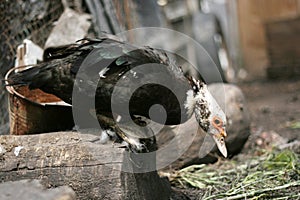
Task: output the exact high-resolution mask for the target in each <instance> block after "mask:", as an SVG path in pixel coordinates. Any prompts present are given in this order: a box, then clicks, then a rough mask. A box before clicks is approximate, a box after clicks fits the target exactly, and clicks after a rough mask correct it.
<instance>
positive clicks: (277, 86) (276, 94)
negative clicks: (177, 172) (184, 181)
mask: <svg viewBox="0 0 300 200" xmlns="http://www.w3.org/2000/svg"><path fill="white" fill-rule="evenodd" d="M238 86H239V87H240V88H241V89H242V91H243V92H244V95H245V97H246V101H247V106H248V108H249V112H250V116H251V135H250V137H249V140H248V141H247V143H246V144H245V146H244V149H243V151H242V155H243V156H244V155H247V156H251V155H252V154H253V149H254V148H257V147H258V148H264V147H265V146H267V144H263V143H265V142H268V140H269V141H270V140H273V141H271V142H274V140H277V138H271V137H273V136H274V135H280V136H281V137H282V138H281V139H286V143H287V142H292V141H294V140H300V128H299V127H298V128H292V125H293V124H294V123H297V124H298V123H300V79H299V80H294V81H256V82H247V83H239V84H238ZM261 138H263V139H262V140H261ZM260 142H261V143H260ZM243 156H242V157H243ZM247 156H245V157H243V159H246V157H247ZM236 157H238V156H236ZM239 157H241V156H239ZM233 159H236V158H235V157H234V158H233ZM225 162H226V161H225ZM179 190H180V191H181V192H183V193H184V194H185V195H186V196H188V197H189V198H190V199H193V200H194V199H197V200H198V199H199V197H201V196H202V195H201V193H203V192H204V191H203V190H197V189H195V188H186V189H179ZM200 199H201V198H200Z"/></svg>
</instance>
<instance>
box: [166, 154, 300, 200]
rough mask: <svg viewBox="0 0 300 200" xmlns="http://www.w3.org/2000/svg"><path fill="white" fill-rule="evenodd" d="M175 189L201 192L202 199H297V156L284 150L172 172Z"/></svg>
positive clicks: (299, 163) (299, 187)
mask: <svg viewBox="0 0 300 200" xmlns="http://www.w3.org/2000/svg"><path fill="white" fill-rule="evenodd" d="M171 182H172V184H173V185H176V186H177V187H194V188H199V189H201V190H202V191H203V195H202V196H201V197H200V198H201V199H205V200H208V199H214V200H215V199H227V200H230V199H278V200H279V199H300V193H299V191H300V161H299V155H297V154H295V153H294V152H292V151H289V150H284V151H277V150H273V151H271V152H265V153H263V154H262V155H261V156H253V157H251V158H244V159H241V160H239V161H221V162H219V163H217V164H213V165H204V164H202V165H192V166H189V167H186V168H184V169H181V170H180V171H177V172H175V173H174V174H173V175H172V177H171Z"/></svg>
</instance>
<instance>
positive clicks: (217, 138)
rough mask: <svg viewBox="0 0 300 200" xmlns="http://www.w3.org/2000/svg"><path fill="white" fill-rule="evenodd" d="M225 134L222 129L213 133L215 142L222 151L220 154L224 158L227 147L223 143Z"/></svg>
mask: <svg viewBox="0 0 300 200" xmlns="http://www.w3.org/2000/svg"><path fill="white" fill-rule="evenodd" d="M226 136H227V134H226V132H225V130H224V129H221V130H219V133H218V134H214V135H213V138H214V140H215V142H216V144H217V147H218V149H219V151H220V152H221V153H222V155H223V156H224V157H225V158H226V157H227V148H226V145H225V137H226Z"/></svg>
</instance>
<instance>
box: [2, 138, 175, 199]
mask: <svg viewBox="0 0 300 200" xmlns="http://www.w3.org/2000/svg"><path fill="white" fill-rule="evenodd" d="M98 137H99V136H96V135H92V134H80V133H76V132H56V133H49V134H39V135H24V136H13V135H4V136H0V145H1V146H0V180H1V182H6V181H17V180H22V179H38V180H40V181H41V183H42V185H43V186H45V187H46V188H53V187H58V186H62V185H67V186H70V187H71V188H72V189H73V190H74V191H75V192H76V196H77V198H78V199H146V200H148V199H149V200H150V199H169V196H170V192H171V189H170V186H169V183H168V182H167V181H165V180H163V179H161V178H160V177H159V176H158V174H157V172H156V171H152V172H147V173H130V172H123V171H122V168H124V166H123V165H124V163H125V164H126V165H127V167H128V166H129V167H132V168H134V167H135V166H134V164H132V159H133V158H132V155H131V154H128V151H126V150H125V149H122V148H117V147H116V144H112V143H108V144H105V145H103V144H99V142H95V140H97V139H98ZM128 155H129V156H128ZM129 157H130V158H129ZM154 163H155V160H154ZM131 165H132V166H131Z"/></svg>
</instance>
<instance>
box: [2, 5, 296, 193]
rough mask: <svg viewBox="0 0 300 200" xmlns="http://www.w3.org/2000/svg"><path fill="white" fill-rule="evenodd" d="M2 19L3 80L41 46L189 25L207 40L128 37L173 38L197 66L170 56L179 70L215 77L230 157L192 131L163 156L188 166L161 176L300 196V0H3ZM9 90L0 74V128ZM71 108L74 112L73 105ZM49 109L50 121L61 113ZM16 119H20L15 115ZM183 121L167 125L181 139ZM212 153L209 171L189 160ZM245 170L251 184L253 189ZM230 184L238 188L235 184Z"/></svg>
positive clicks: (159, 35) (163, 37)
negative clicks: (179, 151) (186, 143)
mask: <svg viewBox="0 0 300 200" xmlns="http://www.w3.org/2000/svg"><path fill="white" fill-rule="evenodd" d="M0 22H1V26H0V79H1V80H3V78H4V76H5V74H6V73H7V71H8V70H9V69H11V68H12V67H14V66H17V65H24V64H34V63H32V61H33V62H35V61H36V60H39V61H41V57H42V56H41V54H42V52H43V50H44V49H46V48H47V47H50V46H56V45H63V44H69V43H74V42H75V41H76V40H78V39H81V38H83V37H100V36H101V35H102V34H103V33H110V34H114V35H121V36H122V34H120V33H122V32H124V31H128V30H132V29H135V28H141V27H161V28H167V29H168V30H175V31H177V32H179V33H183V34H185V35H188V36H189V37H190V38H192V39H193V40H195V41H196V42H197V43H198V44H200V45H201V46H202V47H203V49H202V50H200V51H199V49H197V48H195V46H194V45H193V44H190V43H189V42H186V41H183V40H174V39H172V38H171V37H169V35H168V34H164V33H163V31H157V32H155V31H154V32H153V31H152V32H151V31H149V32H148V31H144V32H143V31H140V34H139V37H140V38H135V37H133V36H132V37H128V38H126V39H127V40H129V42H136V41H137V40H138V41H147V45H150V46H151V45H153V46H155V47H161V48H164V47H166V46H167V47H168V48H169V47H171V51H172V52H174V53H177V54H179V55H182V56H183V57H184V58H187V60H188V61H189V62H190V63H195V67H197V69H194V68H191V67H188V66H189V65H188V64H187V65H186V63H185V61H184V60H177V61H176V62H178V63H179V64H180V65H182V68H183V70H184V72H185V73H187V74H189V75H193V76H195V77H197V78H200V76H202V77H203V78H204V79H205V81H206V82H207V83H208V84H210V85H209V87H210V86H214V87H212V88H211V89H212V90H211V92H212V91H214V93H215V94H217V97H219V99H224V100H225V103H224V106H225V107H226V109H227V110H226V114H227V117H228V116H229V115H230V116H229V118H228V119H229V120H227V121H230V122H231V124H230V126H227V130H229V131H228V136H229V137H227V139H226V145H227V148H228V150H229V153H230V154H229V158H232V159H228V160H225V161H224V160H222V158H220V157H219V156H218V155H217V150H215V151H212V152H210V153H209V154H207V157H208V158H209V159H208V160H205V159H206V158H207V157H205V158H204V159H202V157H201V156H200V154H199V145H200V146H201V145H202V144H204V143H202V142H203V141H201V139H203V138H204V136H203V135H202V136H201V135H200V134H198V135H200V136H199V138H198V139H197V138H196V139H194V140H193V145H191V147H190V149H189V150H188V151H186V152H185V154H183V156H182V157H181V158H180V159H178V160H177V162H174V163H172V165H173V166H171V165H170V166H168V167H170V171H171V170H172V169H180V168H182V167H186V166H188V167H186V168H185V169H183V170H182V171H178V172H175V173H173V174H172V173H171V172H170V171H167V173H165V174H163V176H168V178H169V180H170V181H171V182H172V184H173V185H175V186H178V185H179V186H180V187H183V186H184V189H182V190H181V191H182V192H184V193H187V194H189V196H190V197H193V198H191V199H204V198H202V197H209V196H210V195H211V194H212V193H213V191H223V192H224V193H225V196H223V197H224V198H225V197H227V196H228V195H229V196H230V194H229V193H231V194H233V193H234V192H233V191H236V194H237V193H240V192H245V194H243V195H241V194H237V196H235V198H233V197H232V198H231V199H245V198H246V197H248V196H247V195H249V194H250V196H249V197H251V195H252V196H254V198H255V195H256V194H257V196H256V198H255V199H261V198H265V199H271V198H272V199H273V197H274V199H275V196H276V195H277V193H279V194H278V196H277V197H278V199H299V192H297V191H299V190H300V181H299V180H300V178H299V177H300V171H299V163H300V162H299V155H300V134H299V130H300V0H284V1H283V0H124V1H119V0H51V1H49V0H14V1H8V0H6V1H0ZM154 30H155V29H154ZM129 32H130V31H129ZM129 36H130V34H129ZM24 39H29V40H24ZM123 39H124V38H123ZM139 39H140V40H139ZM192 43H193V42H192ZM20 44H23V46H19V45H20ZM203 50H205V51H203ZM206 52H207V54H206ZM207 55H209V56H207ZM16 57H18V59H17V62H16ZM212 61H213V62H212ZM197 71H199V72H200V74H201V75H200V74H199V73H197ZM220 82H221V83H226V84H222V86H224V85H225V86H226V87H224V88H225V89H224V88H223V87H220V85H218V84H214V83H220ZM227 83H229V84H227ZM220 88H221V90H222V89H223V92H224V91H225V95H224V93H222V92H220ZM213 95H214V94H213ZM224 96H226V98H224ZM13 98H14V97H13ZM13 98H8V94H7V92H6V90H5V87H4V86H3V82H2V81H1V82H0V135H5V134H9V133H10V131H9V129H10V125H9V112H8V109H9V108H8V99H9V100H10V101H11V99H13ZM216 99H218V98H216ZM16 102H17V101H16ZM13 103H15V102H13ZM13 103H11V104H13ZM225 104H226V105H225ZM11 108H16V109H15V110H13V109H11V110H12V112H11V113H13V112H15V114H16V115H15V116H17V114H18V112H19V110H21V111H22V109H21V106H20V105H19V104H18V102H17V103H15V104H13V105H11ZM18 108H20V109H19V110H18ZM25 110H26V109H25ZM68 111H69V114H70V113H71V109H70V108H69V110H68ZM29 112H30V111H28V113H29ZM63 112H64V110H63ZM25 113H26V112H25ZM32 113H35V112H32ZM37 113H38V112H37ZM54 113H56V114H57V112H56V111H54ZM39 114H40V113H39ZM71 114H72V113H71ZM71 114H70V116H69V117H70V118H71V119H72V115H71ZM58 115H60V114H58ZM37 116H38V117H37V118H38V120H37V121H38V122H39V123H40V121H42V120H40V116H39V115H37ZM22 117H23V118H21V117H20V119H21V120H19V121H20V124H21V123H23V121H24V120H23V121H22V119H27V120H29V121H30V120H32V118H30V116H29V115H28V116H27V115H26V114H25V116H23V115H22ZM60 117H61V118H65V117H64V116H63V115H61V116H60ZM52 118H53V120H52V122H53V123H54V124H55V125H56V124H58V123H57V122H58V121H60V120H59V119H57V118H56V117H52ZM14 119H15V121H17V122H16V123H15V124H13V125H15V126H16V127H17V128H18V126H19V124H18V118H17V117H15V118H14ZM43 119H44V115H43ZM12 121H13V120H12ZM44 121H47V120H44ZM71 121H72V123H71V124H72V125H71V127H73V126H74V124H73V119H72V120H71ZM30 122H31V121H30ZM33 123H34V122H33ZM62 123H64V122H62ZM23 124H26V123H25V122H24V123H23ZM41 124H42V123H41ZM11 127H13V126H11ZM183 127H184V129H183V130H182V133H183V134H180V131H178V129H173V128H172V129H167V130H166V132H167V133H170V132H173V131H174V134H175V132H178V135H181V137H180V142H181V141H183V140H190V138H189V137H186V136H185V134H184V133H185V132H194V131H195V130H196V129H198V125H197V124H196V126H194V127H193V126H191V123H187V124H185V125H184V126H183ZM11 130H13V128H11ZM63 130H65V129H63ZM42 132H43V131H42ZM198 132H199V131H198ZM195 134H196V133H195ZM162 135H166V136H168V135H170V134H162ZM196 135H197V134H196ZM167 139H169V138H167ZM158 141H159V140H158ZM166 141H168V140H166ZM162 145H163V144H162ZM204 145H205V144H204ZM0 147H1V141H0ZM289 150H291V151H289ZM0 153H1V152H0ZM204 153H207V152H204ZM198 154H199V155H198ZM14 158H15V157H14ZM0 160H1V159H0ZM215 161H218V162H216V163H215V164H214V165H208V167H209V168H210V171H211V173H210V171H207V172H208V173H207V174H206V175H205V174H204V171H203V170H202V168H203V165H197V166H192V167H190V165H191V164H199V163H200V164H201V163H211V162H215ZM226 161H227V162H226ZM222 163H223V164H222ZM216 170H219V171H216ZM265 172H267V173H265ZM234 173H237V174H236V175H234ZM222 174H223V175H222ZM268 175H269V177H268ZM194 176H195V177H194ZM253 177H256V179H254V178H253ZM274 177H275V178H274ZM189 178H190V179H189ZM198 179H200V180H198ZM3 180H5V179H3ZM206 180H208V181H206ZM209 180H211V181H210V182H209ZM251 180H252V181H253V182H252V183H251V184H253V188H255V189H257V190H256V191H254V192H252V193H251V191H253V190H251V189H252V185H251V184H250V182H251ZM270 180H271V181H273V180H274V181H273V182H271V183H270V182H269V181H270ZM192 181H195V182H192ZM205 181H206V182H205ZM203 183H205V184H203ZM197 184H198V185H197ZM280 184H281V185H280ZM234 185H237V187H236V188H238V189H236V190H233V189H234ZM278 185H280V187H278ZM186 186H187V187H186ZM190 186H192V187H194V188H198V189H199V188H200V189H203V188H204V189H203V191H202V193H201V191H199V190H194V188H193V189H190V190H186V188H189V187H190ZM247 186H248V188H247ZM250 186H251V187H250ZM278 188H281V190H279V189H278ZM249 191H250V192H249ZM266 191H268V195H266ZM200 193H201V195H200ZM226 195H227V196H226ZM217 197H218V198H219V197H220V196H215V197H211V198H210V197H209V198H207V199H217ZM87 198H88V196H87Z"/></svg>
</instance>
